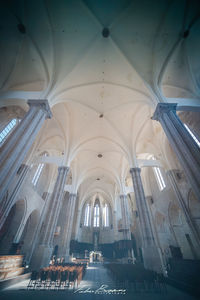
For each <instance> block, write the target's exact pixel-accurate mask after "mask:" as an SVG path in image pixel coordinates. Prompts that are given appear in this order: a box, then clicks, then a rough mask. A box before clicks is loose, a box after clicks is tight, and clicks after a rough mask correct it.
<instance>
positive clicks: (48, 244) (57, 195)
mask: <svg viewBox="0 0 200 300" xmlns="http://www.w3.org/2000/svg"><path fill="white" fill-rule="evenodd" d="M68 172H69V167H65V166H62V167H59V168H58V176H57V179H56V183H55V186H54V190H53V193H52V196H51V201H50V205H51V210H50V215H49V216H48V220H47V223H46V227H45V232H44V235H43V239H42V242H41V244H40V246H39V253H38V264H39V265H38V266H39V267H40V266H42V267H43V266H47V265H48V264H49V261H50V258H51V255H52V251H53V238H54V233H55V230H56V225H57V221H58V217H59V213H60V209H61V206H62V200H63V196H64V187H65V183H66V179H67V174H68Z"/></svg>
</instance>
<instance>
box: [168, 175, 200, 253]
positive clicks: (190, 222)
mask: <svg viewBox="0 0 200 300" xmlns="http://www.w3.org/2000/svg"><path fill="white" fill-rule="evenodd" d="M175 172H176V170H169V171H168V172H167V175H168V177H169V179H170V182H171V185H172V188H173V190H174V192H175V195H176V198H177V201H178V203H179V206H180V207H181V209H182V212H183V214H184V216H185V219H186V222H187V224H188V227H189V228H190V230H191V232H192V234H193V237H194V239H195V241H196V243H197V245H198V247H200V236H199V232H198V230H197V228H196V226H195V223H194V222H193V220H192V218H191V215H190V212H189V210H188V208H187V206H186V204H185V201H184V199H183V197H182V194H181V191H180V189H179V187H178V184H177V181H176V175H175ZM198 252H199V251H198Z"/></svg>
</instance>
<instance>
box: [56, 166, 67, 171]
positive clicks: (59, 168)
mask: <svg viewBox="0 0 200 300" xmlns="http://www.w3.org/2000/svg"><path fill="white" fill-rule="evenodd" d="M61 171H64V172H68V171H69V167H66V166H60V167H58V172H61Z"/></svg>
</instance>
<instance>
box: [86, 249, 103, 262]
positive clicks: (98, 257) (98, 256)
mask: <svg viewBox="0 0 200 300" xmlns="http://www.w3.org/2000/svg"><path fill="white" fill-rule="evenodd" d="M89 259H90V263H95V262H103V255H102V253H101V251H91V252H90V256H89Z"/></svg>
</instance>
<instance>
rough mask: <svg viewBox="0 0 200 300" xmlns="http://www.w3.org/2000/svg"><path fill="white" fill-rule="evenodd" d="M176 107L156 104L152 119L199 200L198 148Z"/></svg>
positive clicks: (199, 162) (199, 167)
mask: <svg viewBox="0 0 200 300" xmlns="http://www.w3.org/2000/svg"><path fill="white" fill-rule="evenodd" d="M176 107H177V104H176V103H158V105H157V107H156V110H155V112H154V115H153V117H152V119H153V120H157V121H159V122H160V124H161V125H162V128H163V130H164V132H165V134H166V136H167V138H168V140H169V143H170V144H171V146H172V148H173V150H174V152H175V153H176V155H177V158H178V159H179V161H180V164H181V166H182V167H183V170H184V172H185V174H186V176H187V179H188V182H190V184H191V186H192V189H193V191H194V193H195V194H196V196H197V198H198V199H199V200H200V180H199V178H200V148H199V147H198V145H197V144H196V142H195V141H194V139H193V138H192V136H191V135H190V134H189V132H188V131H187V129H186V128H185V126H184V124H183V123H182V121H181V120H180V119H179V117H178V116H177V114H176Z"/></svg>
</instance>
